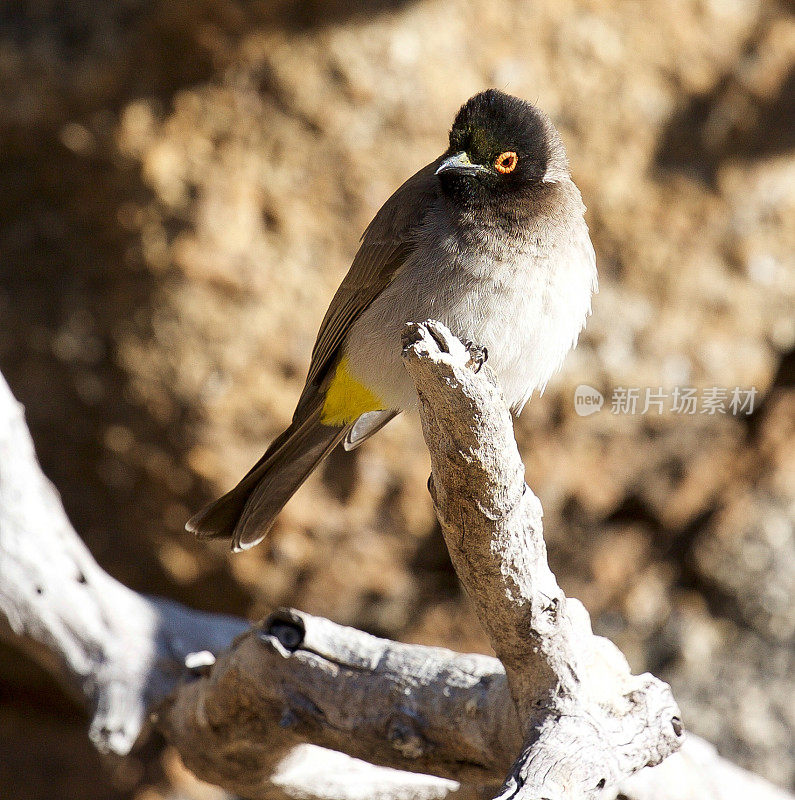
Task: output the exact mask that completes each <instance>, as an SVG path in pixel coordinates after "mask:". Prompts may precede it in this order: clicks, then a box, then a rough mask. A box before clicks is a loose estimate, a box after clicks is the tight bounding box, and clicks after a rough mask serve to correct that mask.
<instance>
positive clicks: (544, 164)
mask: <svg viewBox="0 0 795 800" xmlns="http://www.w3.org/2000/svg"><path fill="white" fill-rule="evenodd" d="M436 174H437V175H438V176H439V181H440V182H441V185H442V188H443V190H444V192H445V194H446V195H447V196H449V197H450V198H451V199H453V200H454V201H455V202H456V203H457V204H459V205H463V206H466V207H472V206H479V205H484V204H488V205H490V206H495V205H505V204H506V203H507V204H510V203H513V202H515V201H516V200H517V199H518V197H521V196H522V195H528V194H531V193H532V192H533V191H534V190H536V189H538V188H539V187H542V186H543V185H544V184H549V183H554V182H556V181H559V180H561V179H563V178H566V177H568V174H569V172H568V165H567V162H566V153H565V151H564V149H563V144H562V142H561V140H560V136H559V135H558V132H557V131H556V130H555V128H554V126H553V125H552V122H551V121H550V119H549V117H547V115H546V114H544V112H543V111H541V110H540V109H538V108H536V107H535V106H533V105H531V104H530V103H527V102H525V101H524V100H520V99H519V98H518V97H512V96H511V95H508V94H504V93H503V92H500V91H498V90H497V89H488V90H487V91H485V92H481V93H480V94H476V95H475V96H474V97H472V98H471V99H470V100H468V101H467V102H466V103H465V104H464V105H463V106H462V107H461V110H460V111H459V112H458V114H457V115H456V118H455V121H454V122H453V127H452V130H451V131H450V147H449V148H448V149H447V151H446V152H445V155H444V157H443V160H442V161H441V163H440V165H439V167H438V170H437V173H436Z"/></svg>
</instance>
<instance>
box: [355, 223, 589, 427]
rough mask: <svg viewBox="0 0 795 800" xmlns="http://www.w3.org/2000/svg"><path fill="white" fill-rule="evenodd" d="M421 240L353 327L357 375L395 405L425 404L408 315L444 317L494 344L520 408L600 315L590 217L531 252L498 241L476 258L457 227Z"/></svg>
mask: <svg viewBox="0 0 795 800" xmlns="http://www.w3.org/2000/svg"><path fill="white" fill-rule="evenodd" d="M434 230H435V235H434V237H433V244H431V242H429V241H426V243H425V246H422V247H418V248H417V251H416V254H415V256H414V258H413V259H411V260H409V261H408V262H407V264H406V265H405V266H404V267H403V268H402V269H401V270H400V272H399V273H398V274H397V275H396V277H395V279H394V280H393V281H392V283H391V284H390V285H389V286H388V287H387V288H386V289H385V290H384V291H383V292H382V293H381V295H379V297H378V298H377V299H376V300H375V301H374V302H373V303H372V305H371V306H370V307H369V308H368V309H367V310H366V311H365V312H364V313H363V314H362V316H361V317H360V318H359V320H357V322H356V323H355V324H354V325H353V327H352V329H351V332H350V334H349V336H348V340H347V345H346V348H345V352H346V354H347V355H348V358H349V362H350V369H351V372H352V374H353V375H354V376H355V377H356V378H358V379H359V380H360V381H361V382H362V383H364V384H365V385H366V386H367V387H368V388H370V389H371V390H372V391H373V392H374V393H375V394H376V395H377V396H378V397H379V398H380V399H381V400H382V401H383V402H384V405H385V407H388V408H395V409H401V410H406V409H410V408H413V407H414V406H415V405H416V402H417V396H416V393H415V391H414V387H413V385H412V384H411V381H410V379H409V377H408V374H407V372H406V370H405V368H404V367H403V364H402V362H401V357H400V354H401V334H402V331H403V328H404V326H405V323H406V322H409V321H410V322H422V321H423V320H425V319H429V318H430V319H437V320H439V321H441V322H443V323H444V324H445V325H447V326H448V327H449V328H450V329H451V330H452V331H453V333H455V334H456V335H457V336H459V337H460V338H462V339H465V340H466V339H470V340H471V341H473V342H475V343H476V344H478V345H482V346H484V347H486V348H487V349H488V354H489V358H488V364H489V366H490V367H491V369H492V370H494V372H495V374H496V376H497V379H498V381H499V383H500V387H501V388H502V392H503V396H504V397H505V400H506V402H507V403H508V404H509V405H510V406H511V407H512V408H513V409H514V410H516V411H520V410H521V408H522V406H524V404H525V403H526V402H527V401H528V400H529V399H530V396H531V395H532V394H533V392H534V391H535V390H543V388H544V387H545V386H546V383H547V381H548V380H549V378H550V377H551V376H552V374H553V373H554V372H555V371H556V370H557V369H558V368H559V367H560V364H561V363H562V361H563V358H564V357H565V355H566V353H568V351H569V350H570V349H571V348H572V347H573V346H574V345H575V344H576V342H577V337H578V336H579V333H580V331H581V330H582V327H583V325H584V324H585V319H586V317H587V316H588V314H589V313H590V308H591V295H592V293H593V292H594V291H595V289H596V265H595V257H594V251H593V246H592V245H591V241H590V238H589V236H588V229H587V227H586V225H585V222H584V221H583V220H582V219H581V218H580V219H578V220H576V224H574V225H573V226H571V227H570V228H569V229H568V230H566V231H563V232H562V233H563V235H562V236H557V237H556V240H555V243H554V246H552V245H551V244H550V242H549V241H545V240H537V241H533V242H528V243H526V244H525V245H524V246H523V247H522V249H521V251H517V250H515V249H514V250H509V249H506V248H504V247H495V248H492V249H491V251H490V252H488V253H487V254H486V255H485V256H484V257H483V258H479V259H472V258H471V257H470V258H467V257H466V256H465V255H464V254H463V253H465V252H468V251H462V249H461V247H460V245H459V244H458V243H457V242H456V241H455V238H454V234H453V233H452V232H447V233H446V234H445V235H441V236H440V235H439V227H438V225H437V226H436V227H435V228H434Z"/></svg>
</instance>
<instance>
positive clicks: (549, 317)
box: [186, 89, 597, 550]
mask: <svg viewBox="0 0 795 800" xmlns="http://www.w3.org/2000/svg"><path fill="white" fill-rule="evenodd" d="M584 211H585V207H584V206H583V203H582V198H581V196H580V192H579V190H578V189H577V187H576V186H575V185H574V183H573V182H572V180H571V177H570V174H569V168H568V162H567V159H566V153H565V151H564V149H563V144H562V142H561V139H560V136H559V134H558V132H557V131H556V130H555V128H554V126H553V125H552V122H551V121H550V120H549V118H548V117H547V116H546V114H544V113H543V112H542V111H541V110H539V109H538V108H536V107H535V106H533V105H531V104H530V103H527V102H525V101H523V100H520V99H518V98H516V97H512V96H510V95H507V94H504V93H502V92H500V91H497V90H496V89H489V90H488V91H485V92H481V93H480V94H477V95H475V96H474V97H472V98H471V99H470V100H469V101H468V102H467V103H465V104H464V105H463V106H462V107H461V109H460V111H459V112H458V114H457V115H456V118H455V120H454V122H453V127H452V129H451V131H450V144H449V147H448V148H447V150H446V151H445V153H444V154H443V155H442V156H440V157H439V158H437V159H436V160H435V161H433V162H432V163H431V164H428V165H427V166H426V167H423V168H422V169H421V170H420V171H419V172H417V173H416V174H415V175H414V176H413V177H411V178H409V179H408V180H407V181H406V182H405V183H404V184H403V185H402V186H401V187H400V188H399V189H398V190H397V191H396V192H395V193H394V194H393V195H392V196H391V197H390V198H389V200H387V201H386V203H385V204H384V205H383V206H382V208H381V210H380V211H379V212H378V213H377V214H376V215H375V218H374V219H373V221H372V222H371V223H370V225H369V226H368V227H367V230H365V232H364V235H363V236H362V241H361V246H360V248H359V251H358V252H357V254H356V256H355V258H354V260H353V264H352V265H351V268H350V271H349V272H348V274H347V275H346V276H345V279H344V280H343V281H342V284H341V285H340V287H339V289H338V290H337V293H336V294H335V295H334V299H333V300H332V301H331V305H330V306H329V309H328V311H327V312H326V316H325V318H324V319H323V323H322V324H321V326H320V331H319V333H318V336H317V341H316V342H315V346H314V349H313V350H312V360H311V363H310V365H309V374H308V376H307V379H306V385H305V386H304V390H303V393H302V394H301V397H300V399H299V401H298V405H297V407H296V409H295V413H294V414H293V420H292V422H291V423H290V426H289V427H288V428H287V430H286V431H284V433H282V434H281V435H280V436H278V437H277V438H276V440H275V441H274V442H273V444H271V446H270V447H269V448H268V450H267V452H266V453H265V455H263V456H262V458H261V459H260V460H259V461H258V462H257V463H256V464H255V465H254V467H253V468H252V469H251V471H250V472H249V473H248V474H247V475H246V476H245V477H244V478H243V479H242V480H241V481H240V483H239V484H238V485H237V486H236V487H235V488H234V489H232V491H231V492H229V493H228V494H226V495H224V496H223V497H221V498H220V499H219V500H217V501H216V502H214V503H212V504H211V505H209V506H207V507H206V508H205V509H204V510H202V511H200V512H199V513H198V514H197V515H196V516H194V517H193V518H192V519H191V520H190V521H189V522H188V524H187V526H186V527H187V528H188V530H190V531H193V532H194V533H196V534H197V535H198V536H199V537H226V538H231V539H232V548H233V549H234V550H244V549H247V548H249V547H253V546H254V545H255V544H257V543H258V542H260V541H262V539H263V538H264V537H265V536H266V535H267V533H268V531H269V529H270V527H271V526H272V524H273V522H274V519H275V518H276V516H277V514H278V513H279V512H280V511H281V510H282V508H283V507H284V505H285V503H286V502H287V501H288V500H289V499H290V497H292V495H293V494H294V493H295V491H296V490H297V489H298V487H299V486H300V485H301V484H302V483H303V482H304V481H305V480H306V478H307V477H308V476H309V474H310V473H311V472H312V470H314V469H315V467H317V465H318V464H319V463H320V462H321V461H322V460H323V458H324V457H325V456H327V455H328V454H329V452H330V451H331V450H332V449H333V448H334V447H335V446H336V445H337V444H338V443H340V442H342V441H344V443H345V446H346V448H347V449H353V448H354V447H356V446H357V445H359V444H360V443H361V442H363V441H364V440H365V439H367V438H368V437H369V436H371V435H372V434H373V433H375V432H376V431H377V430H379V429H380V428H382V427H383V426H384V425H385V424H386V423H387V422H389V420H391V419H392V418H393V417H394V416H395V415H396V414H398V413H400V412H401V411H404V410H408V409H411V408H412V407H414V406H416V404H417V396H416V393H415V391H414V387H413V385H412V383H411V381H410V379H409V376H408V373H407V372H406V370H405V368H404V367H403V364H402V362H401V335H402V332H403V329H404V327H405V324H406V323H407V322H422V321H423V320H425V319H436V320H439V321H440V322H443V323H444V324H445V325H447V327H448V328H450V330H451V331H452V332H453V333H454V334H456V335H457V336H458V337H460V338H462V339H465V340H470V341H472V342H474V343H476V344H477V345H480V346H482V347H483V348H485V350H486V351H487V352H488V358H489V366H490V367H491V369H492V370H493V371H494V373H495V374H496V376H497V380H498V382H499V384H500V387H501V389H502V393H503V396H504V398H505V400H506V401H507V402H508V404H509V405H510V406H511V408H512V409H513V410H514V412H516V413H518V412H519V411H521V409H522V407H523V406H524V404H525V403H526V402H527V401H528V399H529V398H530V396H531V395H532V394H533V392H534V391H536V390H539V391H540V390H543V388H544V386H545V385H546V383H547V381H548V380H549V378H550V376H551V375H552V374H553V373H554V372H555V371H556V370H557V369H558V367H559V366H560V364H561V362H562V361H563V358H564V356H565V355H566V353H567V352H568V351H569V350H570V349H571V348H572V347H574V345H575V344H576V342H577V337H578V336H579V333H580V331H581V330H582V327H583V325H584V324H585V319H586V317H587V316H588V314H589V313H590V309H591V295H592V294H593V292H595V291H596V286H597V280H596V260H595V257H594V250H593V246H592V245H591V240H590V237H589V235H588V228H587V226H586V224H585V220H584V219H583V213H584Z"/></svg>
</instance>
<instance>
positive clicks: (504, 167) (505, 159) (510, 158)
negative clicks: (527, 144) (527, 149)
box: [494, 150, 519, 175]
mask: <svg viewBox="0 0 795 800" xmlns="http://www.w3.org/2000/svg"><path fill="white" fill-rule="evenodd" d="M518 163H519V156H517V155H516V153H514V152H513V150H508V151H507V152H506V153H500V154H499V155H498V156H497V160H496V161H495V162H494V169H496V170H497V172H501V173H502V174H503V175H507V174H508V173H509V172H513V171H514V170H515V169H516V165H517V164H518Z"/></svg>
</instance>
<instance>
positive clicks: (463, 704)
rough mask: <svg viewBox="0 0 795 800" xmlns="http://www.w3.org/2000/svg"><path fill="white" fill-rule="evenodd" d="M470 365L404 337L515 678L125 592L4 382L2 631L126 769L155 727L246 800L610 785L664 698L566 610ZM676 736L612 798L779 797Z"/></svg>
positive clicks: (320, 630)
mask: <svg viewBox="0 0 795 800" xmlns="http://www.w3.org/2000/svg"><path fill="white" fill-rule="evenodd" d="M440 345H441V346H440ZM447 351H451V352H447ZM468 358H469V357H468V354H467V353H466V352H465V351H464V350H463V349H462V346H461V345H460V343H458V342H457V340H455V339H453V338H452V337H450V336H449V334H448V333H447V332H446V331H444V330H443V329H442V328H437V327H435V326H430V328H429V327H427V326H426V327H422V326H418V327H416V328H415V329H414V334H413V338H412V340H411V341H410V343H409V347H408V349H407V360H408V362H409V363H408V366H409V370H410V372H411V374H412V376H413V377H414V380H415V382H416V383H417V386H418V390H419V393H420V397H421V400H422V411H421V413H422V415H423V424H424V429H425V433H426V437H427V438H428V443H429V447H430V449H431V453H432V458H433V470H434V472H433V493H434V497H435V502H436V505H437V510H438V512H439V516H440V519H441V521H442V526H443V529H444V533H445V537H446V540H447V542H448V546H449V547H450V550H451V556H452V557H453V559H454V563H455V565H456V568H457V569H458V571H459V575H460V576H461V578H462V580H463V582H464V584H465V586H466V587H467V589H468V591H469V592H470V594H471V595H472V597H473V600H474V601H475V603H476V606H477V607H478V610H479V613H480V615H481V619H482V621H483V623H484V626H485V628H486V630H487V631H488V633H489V635H490V637H491V639H492V643H493V645H494V647H495V651H496V652H497V653H498V655H499V656H500V657H501V659H502V660H503V663H504V664H505V666H506V668H507V678H506V671H505V670H504V669H503V666H502V664H501V663H500V661H498V660H496V659H493V658H487V657H485V656H477V655H463V654H457V653H453V652H451V651H448V650H443V649H439V648H425V647H420V646H411V645H403V644H398V643H395V642H390V641H386V640H383V639H377V638H375V637H372V636H369V635H367V634H364V633H361V632H359V631H355V630H353V629H350V628H345V627H342V626H338V625H335V624H334V623H331V622H329V621H328V620H324V619H321V618H317V617H311V616H309V615H306V614H302V613H300V612H294V611H282V612H277V613H276V614H274V615H272V616H271V617H270V618H269V619H268V620H266V621H265V622H264V623H263V624H261V625H260V626H257V627H255V628H253V629H250V630H249V629H248V626H247V624H246V623H244V622H242V621H240V620H235V619H230V618H228V617H221V616H216V615H209V614H201V613H198V612H193V611H190V610H187V609H184V608H182V607H181V606H178V605H177V604H174V603H170V602H167V601H160V600H153V599H148V598H144V597H141V596H139V595H137V594H135V593H134V592H132V591H130V590H129V589H127V588H125V587H124V586H122V585H120V584H119V583H117V582H116V581H114V580H113V579H111V578H110V577H109V576H107V575H106V574H105V573H104V572H102V570H101V569H100V568H99V567H98V566H97V565H96V563H95V562H94V561H93V559H92V558H91V556H90V554H89V553H88V551H87V550H86V548H85V547H84V546H83V545H82V543H81V542H80V541H79V539H78V537H77V536H76V534H75V533H74V531H73V530H72V529H71V527H70V525H69V523H68V521H67V519H66V516H65V514H64V512H63V509H62V507H61V505H60V502H59V500H58V498H57V495H56V493H55V492H54V490H53V489H52V487H51V486H50V485H49V483H48V482H47V481H46V479H45V478H44V477H43V476H42V475H41V473H40V470H39V468H38V465H37V464H36V461H35V456H34V454H33V448H32V444H31V442H30V437H29V434H28V432H27V429H26V427H25V425H24V420H23V418H22V413H21V409H20V408H19V406H18V405H17V404H16V402H15V401H14V400H13V398H12V396H11V394H10V392H9V391H8V389H7V387H6V386H5V384H4V382H2V380H0V632H2V629H3V628H5V631H6V633H9V634H10V635H11V636H12V638H13V640H14V641H16V642H17V643H21V644H23V645H25V646H27V647H28V649H30V651H31V652H32V653H33V654H34V656H35V657H37V658H38V659H39V660H41V661H42V662H43V663H45V664H47V665H48V666H49V667H50V668H51V669H53V671H54V673H55V674H56V675H57V676H58V677H60V679H61V681H62V682H63V683H64V685H65V686H67V687H69V688H70V689H71V690H72V691H73V693H74V694H75V695H77V696H79V697H81V698H82V699H84V700H85V702H86V703H87V705H88V707H89V709H90V710H91V712H92V713H93V717H94V718H93V723H92V737H93V738H94V741H95V742H96V743H97V745H98V746H100V747H101V748H104V749H111V750H115V751H117V752H125V751H126V750H128V749H129V747H130V746H131V745H132V743H133V742H134V740H135V739H136V737H137V736H138V734H139V732H140V730H141V727H142V725H143V724H144V722H145V721H146V719H147V717H148V714H149V713H150V712H155V717H156V721H157V724H158V725H159V727H160V728H161V730H163V731H164V733H166V735H167V736H168V737H169V739H170V741H171V742H172V743H173V744H174V745H175V746H176V747H177V749H178V750H179V752H180V753H181V755H182V757H183V759H184V760H185V762H186V764H187V765H188V766H189V767H190V768H191V769H193V770H194V771H195V772H196V774H197V775H199V776H200V777H202V778H204V779H205V780H209V781H212V782H215V783H217V784H218V785H221V786H224V787H225V788H227V789H230V790H232V791H235V792H237V793H238V794H240V795H241V796H244V797H247V798H252V800H258V799H259V798H269V800H270V799H273V800H283V798H299V797H300V798H309V799H310V800H311V799H312V798H318V799H319V798H328V800H333V798H339V800H358V798H360V797H361V798H362V799H363V800H364V798H370V799H371V800H372V798H379V800H381V799H383V800H398V799H399V798H427V800H432V798H442V797H452V796H455V797H460V798H476V797H487V796H489V795H490V794H493V791H494V788H493V787H495V786H496V785H498V783H499V781H500V780H502V778H503V777H504V775H505V774H506V772H508V771H509V770H510V772H511V776H512V777H511V779H509V782H508V783H507V784H506V787H505V790H506V792H505V794H506V795H507V796H511V795H513V796H520V795H521V794H522V792H524V796H528V797H538V798H540V797H558V796H561V797H578V796H583V795H585V794H587V793H589V792H590V793H591V794H593V793H594V790H595V789H596V786H597V785H598V781H599V780H601V778H602V777H604V778H605V780H606V783H608V784H610V783H612V782H613V781H615V780H618V779H621V778H622V777H623V776H626V775H629V774H630V773H631V772H633V771H634V770H636V769H638V768H639V767H640V766H642V763H646V762H644V761H643V759H646V760H647V761H648V762H650V763H651V762H656V761H657V760H659V759H660V758H661V757H663V756H664V755H665V753H666V752H667V751H669V750H671V749H672V747H673V744H674V742H677V741H678V740H679V737H678V736H677V731H676V729H675V728H674V725H672V724H671V723H672V720H673V717H674V715H675V714H676V711H675V706H674V705H673V701H672V700H671V699H670V696H669V694H668V693H667V687H665V686H664V684H660V683H659V682H657V681H655V680H654V679H653V678H651V677H650V676H641V677H633V676H631V675H630V674H629V670H628V669H627V667H626V663H625V661H624V659H623V658H622V657H621V655H620V653H618V651H617V650H616V649H615V648H614V647H613V646H612V645H611V644H610V643H609V642H606V641H605V640H603V639H599V638H598V637H594V636H593V635H592V634H591V632H590V626H589V623H588V617H587V614H586V613H585V611H584V609H583V608H582V607H581V606H580V605H579V604H578V603H577V602H576V601H574V600H571V599H566V598H565V597H563V594H562V592H561V591H560V589H559V588H558V587H557V584H556V582H555V580H554V577H553V576H552V575H551V573H549V570H548V567H547V566H546V557H545V548H544V544H543V539H542V537H541V528H540V506H539V505H538V502H537V500H536V499H535V497H534V496H533V495H532V494H531V493H530V492H529V490H527V489H526V487H525V486H524V479H523V470H522V467H521V461H520V460H519V457H518V453H517V452H516V447H515V443H514V440H513V435H512V428H511V419H510V416H509V415H508V413H507V411H506V410H505V408H504V405H503V404H502V401H501V399H500V398H499V394H498V392H497V391H496V389H495V387H494V386H493V385H492V384H490V383H489V381H488V378H487V375H486V374H485V371H484V374H480V375H475V374H474V373H472V371H471V370H469V369H467V368H466V362H467V360H468ZM489 586H490V587H491V588H488V587H489ZM2 623H5V624H2ZM236 636H237V637H238V638H237V639H236V641H235V643H234V644H232V645H231V647H229V645H230V643H231V642H232V640H233V638H234V637H236ZM227 648H228V649H227ZM216 657H217V660H216ZM186 662H187V664H186ZM509 687H510V688H509ZM514 701H515V704H514ZM517 708H518V713H517ZM520 720H521V724H520ZM625 734H626V735H625ZM619 736H623V737H624V738H622V739H620V740H619V739H618V738H617V737H619ZM683 738H684V745H683V747H682V750H681V751H680V752H679V753H677V754H675V755H673V756H671V757H670V758H668V759H667V760H666V761H665V762H664V763H663V764H662V765H661V766H659V767H656V768H654V769H642V770H640V772H638V773H637V774H635V775H634V776H633V777H631V778H629V779H628V780H624V781H622V783H621V784H620V791H621V793H622V794H623V795H624V796H626V797H627V798H630V800H695V799H696V798H699V800H702V799H703V798H704V797H710V798H716V799H717V800H735V798H736V799H737V800H739V798H740V797H743V798H747V797H749V796H752V797H754V798H759V799H760V800H774V798H776V799H777V800H783V798H785V797H787V795H785V793H783V792H780V791H779V790H776V789H775V788H774V787H771V786H770V785H769V784H767V783H766V782H764V781H762V780H761V779H759V778H756V777H755V776H753V775H750V774H749V773H745V772H743V771H742V770H739V769H738V768H736V767H734V766H733V765H731V764H729V763H728V762H725V761H723V760H722V759H720V758H719V757H718V756H717V755H716V754H715V753H714V751H713V750H712V749H711V748H710V747H709V746H708V745H706V744H705V743H703V742H700V741H699V740H698V739H696V738H695V737H692V736H685V737H683ZM523 741H524V746H523V744H522V743H523ZM307 742H312V743H314V744H313V745H309V744H306V743H307ZM317 745H322V746H323V747H318V746H317ZM339 751H344V752H339ZM520 751H522V757H521V758H520V759H519V760H518V761H517V762H516V764H515V765H514V766H513V767H512V766H511V765H512V762H514V759H515V758H516V756H517V754H519V752H520ZM596 752H599V756H600V758H601V762H599V763H598V764H594V763H593V756H592V754H593V753H596ZM344 753H345V754H344ZM346 754H347V755H346ZM351 756H357V757H358V758H359V759H365V761H362V760H356V759H353V758H351ZM542 765H543V766H544V768H546V767H547V766H548V767H549V774H548V776H547V779H546V780H539V779H538V778H537V776H538V775H539V769H540V768H541V766H542ZM395 768H397V769H400V770H403V771H400V772H399V771H397V769H395ZM597 768H598V769H597ZM406 770H410V771H411V772H406ZM425 773H427V774H425ZM597 774H598V775H599V776H601V777H597ZM539 785H541V786H543V793H541V790H540V789H539ZM490 786H491V787H492V790H491V792H490V791H489V787H490ZM617 791H618V789H617V788H615V787H613V788H608V789H605V790H604V792H602V793H601V794H600V796H602V797H604V798H615V797H616V795H617Z"/></svg>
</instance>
